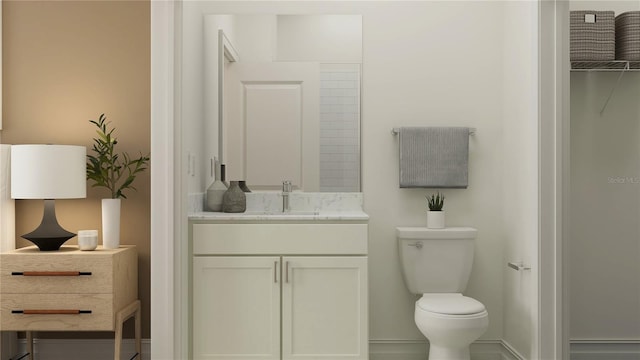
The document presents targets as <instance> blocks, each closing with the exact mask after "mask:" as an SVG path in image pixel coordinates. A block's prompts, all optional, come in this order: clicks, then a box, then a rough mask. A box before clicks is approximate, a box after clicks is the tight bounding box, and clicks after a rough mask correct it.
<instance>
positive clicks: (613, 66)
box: [571, 60, 640, 71]
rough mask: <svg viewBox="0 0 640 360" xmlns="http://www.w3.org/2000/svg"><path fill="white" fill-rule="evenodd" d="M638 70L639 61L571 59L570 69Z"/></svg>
mask: <svg viewBox="0 0 640 360" xmlns="http://www.w3.org/2000/svg"><path fill="white" fill-rule="evenodd" d="M620 70H626V71H640V61H626V60H614V61H572V62H571V71H620Z"/></svg>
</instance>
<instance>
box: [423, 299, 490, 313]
mask: <svg viewBox="0 0 640 360" xmlns="http://www.w3.org/2000/svg"><path fill="white" fill-rule="evenodd" d="M417 305H418V307H419V308H420V309H422V310H424V311H429V312H432V313H437V314H446V315H470V314H477V313H481V312H483V311H485V307H484V305H482V303H481V302H480V301H478V300H476V299H473V298H470V297H466V296H462V294H450V295H444V294H437V295H432V296H430V295H424V296H422V298H421V299H420V300H418V302H417Z"/></svg>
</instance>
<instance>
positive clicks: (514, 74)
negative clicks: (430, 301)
mask: <svg viewBox="0 0 640 360" xmlns="http://www.w3.org/2000/svg"><path fill="white" fill-rule="evenodd" d="M504 15H505V16H504V32H503V33H504V47H503V54H504V64H503V69H504V77H503V86H504V89H503V101H504V102H503V103H504V108H503V119H502V121H503V122H502V129H503V135H504V136H503V156H504V163H503V172H502V174H503V175H502V178H503V179H502V182H503V214H504V215H503V219H502V221H503V224H502V230H503V236H504V261H503V263H502V265H503V268H502V270H503V273H504V275H503V276H504V308H503V309H504V339H505V341H507V342H508V343H509V344H511V346H512V347H514V348H515V349H516V350H517V351H518V352H519V353H520V354H521V355H522V356H524V357H525V358H527V359H537V358H538V355H537V349H536V347H535V345H536V344H537V342H536V340H535V337H536V336H537V308H538V302H537V285H538V281H537V279H538V277H537V275H538V272H537V269H536V266H537V264H538V258H537V243H538V153H537V141H538V110H537V109H538V102H537V92H538V87H537V86H538V81H537V80H538V70H537V66H538V61H537V56H538V53H537V50H536V48H534V47H532V46H531V44H535V43H537V35H538V31H537V30H538V29H537V26H536V21H537V3H536V2H533V1H524V2H508V3H507V4H505V13H504ZM507 262H522V263H524V264H526V265H528V266H533V269H532V270H531V271H515V270H513V269H511V268H509V267H507V266H506V263H507Z"/></svg>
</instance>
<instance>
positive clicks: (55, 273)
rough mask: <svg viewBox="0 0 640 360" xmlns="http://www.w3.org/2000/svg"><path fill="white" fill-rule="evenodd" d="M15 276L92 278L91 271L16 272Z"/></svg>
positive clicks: (13, 273)
mask: <svg viewBox="0 0 640 360" xmlns="http://www.w3.org/2000/svg"><path fill="white" fill-rule="evenodd" d="M11 275H13V276H82V275H86V276H90V275H91V271H14V272H12V273H11Z"/></svg>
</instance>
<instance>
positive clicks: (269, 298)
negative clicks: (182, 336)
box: [191, 222, 368, 360]
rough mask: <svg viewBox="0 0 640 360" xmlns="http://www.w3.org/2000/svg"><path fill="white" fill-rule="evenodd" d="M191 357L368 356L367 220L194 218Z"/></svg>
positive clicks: (337, 359)
mask: <svg viewBox="0 0 640 360" xmlns="http://www.w3.org/2000/svg"><path fill="white" fill-rule="evenodd" d="M191 238H192V249H193V263H192V294H193V307H192V329H193V333H192V335H193V336H192V342H193V343H192V354H193V359H196V360H199V359H217V360H222V359H234V360H243V359H247V360H248V359H269V360H271V359H274V360H275V359H286V360H289V359H307V360H309V359H327V360H329V359H331V360H341V359H350V360H359V359H361V360H365V359H368V340H367V339H368V299H367V289H368V283H367V224H366V223H358V222H344V223H326V222H310V223H293V222H292V223H249V224H245V223H211V222H209V223H207V222H192V223H191Z"/></svg>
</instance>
